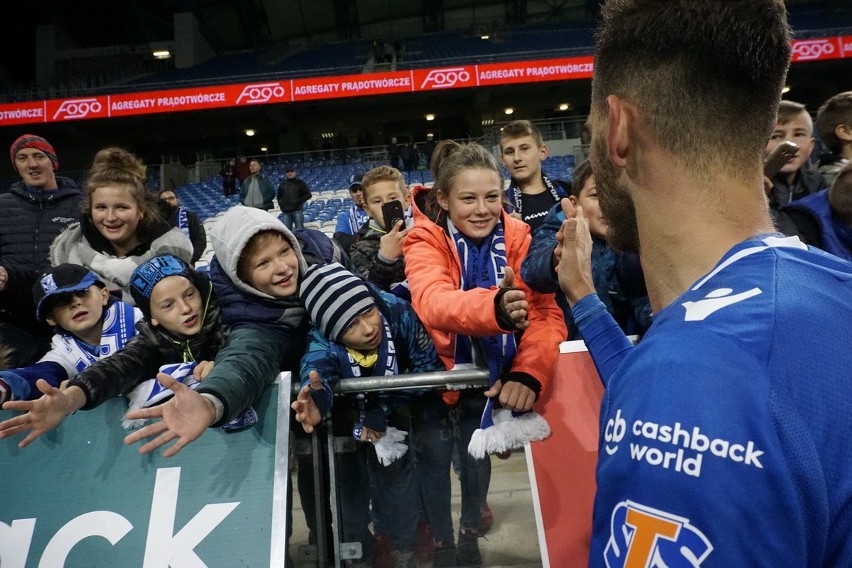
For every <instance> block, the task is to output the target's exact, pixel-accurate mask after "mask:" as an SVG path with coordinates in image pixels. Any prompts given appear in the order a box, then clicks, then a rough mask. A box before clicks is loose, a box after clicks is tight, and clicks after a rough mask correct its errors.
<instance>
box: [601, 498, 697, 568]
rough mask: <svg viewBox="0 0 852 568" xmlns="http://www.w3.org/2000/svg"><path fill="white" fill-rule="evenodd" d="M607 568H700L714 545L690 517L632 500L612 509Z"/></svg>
mask: <svg viewBox="0 0 852 568" xmlns="http://www.w3.org/2000/svg"><path fill="white" fill-rule="evenodd" d="M610 529H611V532H610V537H609V542H607V545H606V550H605V551H604V560H605V561H606V565H607V568H699V567H700V566H701V565H702V563H703V562H704V561H705V560H706V559H707V557H708V556H709V555H710V553H711V552H712V551H713V545H712V544H710V541H709V540H707V537H706V536H704V534H702V533H701V531H700V530H698V529H697V528H696V527H694V526H692V525H691V524H689V519H686V518H684V517H680V516H678V515H673V514H671V513H667V512H665V511H660V510H659V509H654V508H651V507H646V506H645V505H640V504H638V503H634V502H632V501H622V502H621V503H619V504H618V505H616V507H615V509H613V511H612V518H611V519H610Z"/></svg>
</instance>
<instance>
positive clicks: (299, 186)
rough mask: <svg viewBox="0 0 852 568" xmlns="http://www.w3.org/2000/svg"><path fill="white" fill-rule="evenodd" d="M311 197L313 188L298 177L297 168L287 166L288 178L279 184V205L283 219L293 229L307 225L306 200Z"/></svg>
mask: <svg viewBox="0 0 852 568" xmlns="http://www.w3.org/2000/svg"><path fill="white" fill-rule="evenodd" d="M310 198H311V190H310V189H309V188H308V184H306V183H305V181H304V180H301V179H299V178H297V177H296V170H295V169H293V168H287V179H285V180H283V181H282V182H281V183H280V184H278V206H279V207H280V208H281V221H282V222H283V223H284V225H286V227H287V228H288V229H290V230H291V231H293V230H295V229H303V228H304V227H305V211H304V209H303V207H304V206H305V202H307V201H308V200H309V199H310Z"/></svg>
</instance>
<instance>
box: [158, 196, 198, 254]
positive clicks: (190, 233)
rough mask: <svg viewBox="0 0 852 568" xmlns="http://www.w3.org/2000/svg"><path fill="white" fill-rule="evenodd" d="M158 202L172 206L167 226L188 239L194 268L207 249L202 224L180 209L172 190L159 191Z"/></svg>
mask: <svg viewBox="0 0 852 568" xmlns="http://www.w3.org/2000/svg"><path fill="white" fill-rule="evenodd" d="M160 201H165V202H166V203H168V204H169V205H171V206H172V211H170V216H169V218H168V221H169V224H170V225H171V226H172V227H177V228H178V229H180V230H181V231H183V233H184V234H185V235H186V236H187V238H189V240H190V241H191V242H192V260H191V262H190V264H191V265H192V266H195V263H196V262H198V259H199V258H201V255H202V254H203V253H204V249H206V248H207V231H205V230H204V223H202V222H201V219H199V218H198V215H196V214H195V213H193V212H192V211H190V210H189V209H187V208H185V207H181V204H180V199H179V198H178V196H177V193H175V190H173V189H161V190H160Z"/></svg>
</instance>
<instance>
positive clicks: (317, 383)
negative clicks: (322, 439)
mask: <svg viewBox="0 0 852 568" xmlns="http://www.w3.org/2000/svg"><path fill="white" fill-rule="evenodd" d="M308 378H309V379H310V381H311V382H310V383H308V384H307V385H305V386H303V387H302V388H301V389H300V390H299V394H298V395H296V400H295V401H293V403H292V404H290V408H292V409H293V411H294V412H295V414H296V422H298V423H300V424H301V425H302V429H303V430H304V431H305V432H307V433H308V434H310V433H311V432H313V431H314V428H315V427H316V426H317V425H319V423H320V422H321V421H322V414H320V411H319V408H317V405H316V403H315V402H314V398H313V397H312V396H311V390H320V391H321V390H323V388H322V381H321V380H320V375H319V373H317V372H316V371H311V372H310V374H309V375H308Z"/></svg>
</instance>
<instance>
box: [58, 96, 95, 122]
mask: <svg viewBox="0 0 852 568" xmlns="http://www.w3.org/2000/svg"><path fill="white" fill-rule="evenodd" d="M102 109H103V105H102V104H101V102H100V101H99V100H98V99H74V100H70V101H62V104H61V105H59V108H58V109H56V112H55V113H54V114H53V120H60V119H62V120H70V119H75V118H85V117H86V116H88V115H89V114H97V113H99V112H101V110H102Z"/></svg>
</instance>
